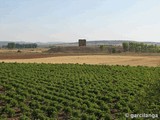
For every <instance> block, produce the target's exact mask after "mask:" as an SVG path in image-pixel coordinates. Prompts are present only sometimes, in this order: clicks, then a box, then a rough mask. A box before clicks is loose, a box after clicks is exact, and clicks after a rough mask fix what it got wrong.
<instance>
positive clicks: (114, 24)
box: [0, 0, 160, 42]
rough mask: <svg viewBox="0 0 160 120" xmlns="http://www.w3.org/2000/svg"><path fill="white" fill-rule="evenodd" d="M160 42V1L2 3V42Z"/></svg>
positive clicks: (26, 0) (21, 0)
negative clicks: (84, 39) (83, 40)
mask: <svg viewBox="0 0 160 120" xmlns="http://www.w3.org/2000/svg"><path fill="white" fill-rule="evenodd" d="M79 38H86V39H87V40H122V39H123V40H128V39H129V40H137V41H157V42H160V0H0V41H29V42H38V41H40V42H55V41H64V42H75V41H77V40H78V39H79Z"/></svg>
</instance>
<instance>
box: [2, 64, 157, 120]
mask: <svg viewBox="0 0 160 120" xmlns="http://www.w3.org/2000/svg"><path fill="white" fill-rule="evenodd" d="M0 70H1V71H0V119H2V120H5V119H7V120H128V118H127V116H125V115H126V113H128V114H127V115H129V116H128V117H129V118H130V117H135V116H133V115H132V116H130V114H143V113H146V114H150V116H149V117H148V119H149V120H151V119H153V118H157V117H158V115H160V111H159V110H160V102H159V101H160V98H159V96H160V93H159V91H160V79H159V78H160V67H142V66H138V67H131V66H107V65H79V64H36V63H35V64H33V63H32V64H20V63H0ZM129 120H130V119H129ZM139 120H141V119H139ZM157 120H158V118H157Z"/></svg>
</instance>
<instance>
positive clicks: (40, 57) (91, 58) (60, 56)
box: [0, 48, 160, 66]
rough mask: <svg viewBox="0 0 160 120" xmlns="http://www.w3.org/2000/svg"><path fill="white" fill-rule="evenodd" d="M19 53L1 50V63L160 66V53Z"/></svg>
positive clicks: (40, 49)
mask: <svg viewBox="0 0 160 120" xmlns="http://www.w3.org/2000/svg"><path fill="white" fill-rule="evenodd" d="M17 51H18V49H14V50H8V49H0V62H18V63H53V64H55V63H74V64H75V63H79V64H83V63H86V64H101V65H102V64H106V65H116V64H118V65H131V66H137V65H142V66H160V54H159V53H127V52H126V53H116V54H108V53H94V52H93V53H63V52H62V53H54V52H53V53H48V52H46V51H48V48H36V49H21V50H20V52H17Z"/></svg>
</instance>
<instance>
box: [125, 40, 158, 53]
mask: <svg viewBox="0 0 160 120" xmlns="http://www.w3.org/2000/svg"><path fill="white" fill-rule="evenodd" d="M122 47H123V51H124V52H127V51H129V52H154V53H160V46H157V45H156V44H155V45H153V44H151V45H149V44H145V43H138V42H123V43H122Z"/></svg>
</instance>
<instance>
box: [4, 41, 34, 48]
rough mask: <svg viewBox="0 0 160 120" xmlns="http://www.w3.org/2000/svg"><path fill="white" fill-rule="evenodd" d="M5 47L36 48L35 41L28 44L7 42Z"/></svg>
mask: <svg viewBox="0 0 160 120" xmlns="http://www.w3.org/2000/svg"><path fill="white" fill-rule="evenodd" d="M6 48H8V49H14V48H18V49H20V48H37V44H36V43H29V44H19V43H14V42H11V43H8V44H7V46H6Z"/></svg>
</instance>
